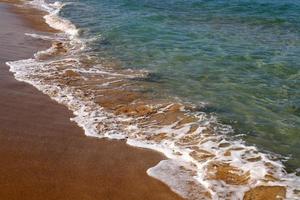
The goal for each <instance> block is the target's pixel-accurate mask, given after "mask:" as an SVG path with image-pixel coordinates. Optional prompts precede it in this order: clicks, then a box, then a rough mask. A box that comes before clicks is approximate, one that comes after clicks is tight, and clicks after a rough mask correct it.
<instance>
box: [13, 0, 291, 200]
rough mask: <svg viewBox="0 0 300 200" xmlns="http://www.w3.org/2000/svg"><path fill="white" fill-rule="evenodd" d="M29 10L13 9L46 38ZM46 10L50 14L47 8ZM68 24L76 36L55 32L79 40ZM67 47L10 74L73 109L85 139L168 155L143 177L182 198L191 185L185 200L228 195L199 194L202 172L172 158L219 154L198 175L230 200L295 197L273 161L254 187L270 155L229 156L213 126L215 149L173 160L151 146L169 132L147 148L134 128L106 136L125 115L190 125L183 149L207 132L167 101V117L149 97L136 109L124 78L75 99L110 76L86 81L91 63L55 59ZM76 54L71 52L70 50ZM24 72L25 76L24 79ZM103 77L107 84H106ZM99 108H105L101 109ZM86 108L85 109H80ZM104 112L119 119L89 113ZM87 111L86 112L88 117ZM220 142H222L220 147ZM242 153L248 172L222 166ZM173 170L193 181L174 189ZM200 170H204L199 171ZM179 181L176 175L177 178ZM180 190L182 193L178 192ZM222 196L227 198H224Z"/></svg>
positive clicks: (50, 51) (57, 48)
mask: <svg viewBox="0 0 300 200" xmlns="http://www.w3.org/2000/svg"><path fill="white" fill-rule="evenodd" d="M61 6H63V5H60V4H59V3H58V4H57V5H53V7H54V9H60V8H61ZM52 9H53V8H52V5H50V7H49V10H50V11H49V15H50V16H49V15H48V16H45V17H46V18H47V17H50V18H52V17H54V20H58V23H64V22H65V21H63V20H64V19H61V18H59V17H58V16H56V14H55V15H52V11H53V10H52ZM20 10H22V11H20ZM24 10H26V9H24ZM24 10H23V9H17V8H16V9H15V11H13V10H12V11H13V12H14V13H15V14H17V15H19V14H20V16H22V19H23V20H24V22H25V23H26V22H28V24H27V23H26V28H28V27H31V28H34V27H35V26H36V27H38V28H37V29H34V30H38V31H41V32H42V35H43V33H45V32H46V33H47V32H48V31H44V30H46V29H49V26H48V25H47V24H46V23H45V22H43V20H42V16H43V15H44V13H43V12H42V11H39V12H40V13H41V15H40V16H39V15H38V14H37V15H31V13H33V12H31V11H24ZM30 10H31V9H30ZM46 10H47V11H48V8H47V9H46ZM54 12H55V11H54ZM23 16H26V17H23ZM36 18H40V20H37V19H36ZM46 18H45V19H46ZM28 19H29V21H28ZM31 19H34V20H31ZM47 19H49V18H47ZM47 19H46V21H47ZM52 20H53V19H52ZM29 22H30V23H29ZM52 22H53V21H52ZM47 23H48V24H49V25H50V26H51V27H53V24H52V23H49V21H47ZM67 25H68V26H69V25H70V26H69V27H67V28H71V29H72V30H71V32H67V31H65V30H63V29H62V27H57V24H55V23H54V27H55V28H58V29H59V30H62V31H65V32H66V33H67V35H70V36H71V38H73V37H72V36H75V37H76V32H77V31H78V30H77V28H76V27H75V26H73V25H72V23H71V22H70V23H68V24H67ZM27 26H28V27H27ZM43 26H44V27H43ZM26 28H25V29H26ZM50 29H51V28H50ZM68 31H70V30H68ZM74 31H75V32H74ZM50 32H51V33H52V30H50ZM58 33H60V32H58ZM73 34H75V35H73ZM38 37H39V36H37V38H38ZM71 38H70V39H71ZM27 39H29V38H26V40H27ZM31 40H32V43H34V42H37V41H35V40H36V38H35V39H31ZM38 41H39V42H41V43H42V44H41V46H43V45H44V43H45V42H44V41H41V40H38ZM67 43H68V42H66V43H65V44H64V43H63V42H60V39H58V40H57V38H56V39H54V41H53V43H52V47H51V48H50V49H48V50H46V51H39V52H38V53H39V55H37V56H38V57H37V59H35V60H32V59H31V60H30V59H26V60H21V62H10V63H8V65H9V66H10V70H11V71H13V72H14V73H15V74H14V75H15V78H16V79H17V80H21V81H25V82H27V83H29V84H31V85H34V86H35V87H36V88H38V90H40V91H42V92H43V93H44V94H48V95H49V96H50V97H51V98H52V99H54V100H55V101H57V102H59V103H61V104H63V105H66V106H67V107H68V108H69V109H70V110H72V111H73V112H74V114H75V116H76V117H75V118H72V120H74V121H76V122H77V124H78V125H79V126H81V127H83V128H84V130H85V134H86V135H88V136H93V137H100V138H103V137H104V138H106V137H108V138H117V139H121V138H124V139H125V138H126V139H127V144H130V145H132V146H135V147H133V148H134V149H137V148H136V147H143V148H146V149H154V150H156V151H159V152H162V153H163V154H165V156H167V157H168V158H171V160H169V162H165V163H164V164H161V163H159V164H158V165H156V166H155V167H153V166H154V165H155V164H152V165H151V167H153V168H151V169H148V168H149V167H150V166H148V168H147V169H148V170H147V169H145V170H144V172H146V171H147V173H148V174H149V175H150V176H152V177H156V178H157V179H159V180H161V181H163V182H164V183H166V184H167V185H168V186H169V187H170V188H172V190H174V191H177V192H178V193H180V194H182V193H181V192H180V188H181V189H182V185H184V184H186V185H188V187H187V188H184V189H183V190H185V192H188V193H190V192H192V193H193V194H191V196H189V195H190V194H187V193H184V194H183V195H184V196H186V197H187V196H188V197H189V199H194V197H195V199H199V198H201V197H200V196H201V195H200V194H202V195H204V196H205V199H210V198H213V199H215V198H216V196H219V195H221V196H222V195H223V194H218V191H219V190H215V188H214V189H212V188H211V187H213V185H211V187H208V186H207V187H206V188H203V186H202V185H199V188H200V189H199V188H197V187H198V185H195V186H193V184H194V183H195V177H196V176H195V172H193V171H194V170H196V171H197V169H195V168H194V166H192V165H191V166H186V167H187V168H185V165H182V166H180V165H177V164H178V163H176V161H175V162H174V163H173V164H175V163H176V165H173V164H172V162H171V161H172V159H174V156H175V157H176V156H181V155H185V154H186V153H188V155H187V156H190V157H191V158H192V159H195V160H196V161H197V162H199V161H200V163H199V164H201V160H203V159H206V158H208V159H210V158H214V156H215V155H220V156H221V157H219V158H221V159H220V160H219V161H218V159H216V162H211V164H209V165H204V166H202V164H201V165H200V166H197V167H198V173H200V174H204V176H203V177H202V176H201V177H199V176H198V177H197V178H202V179H201V180H202V181H205V179H206V180H208V181H209V180H217V181H218V182H219V183H221V185H219V187H227V189H226V192H225V191H224V193H225V194H224V195H226V193H228V195H231V194H230V193H231V192H234V191H236V190H237V188H239V191H240V192H238V193H236V192H235V193H236V195H237V196H238V198H240V199H242V198H243V199H246V200H248V199H255V200H256V199H259V200H260V199H270V200H271V199H275V198H276V199H277V197H278V196H280V197H284V196H285V195H286V194H287V193H288V195H290V194H291V193H290V192H291V191H286V187H285V186H288V185H284V183H279V184H278V182H277V180H281V179H276V176H275V177H273V174H274V175H278V174H276V173H279V175H278V177H281V176H284V174H282V173H284V172H280V171H278V170H280V169H281V164H280V163H275V162H273V161H271V160H269V159H268V158H267V159H266V160H264V161H265V162H270V163H269V164H268V165H266V166H265V167H266V169H267V170H270V172H268V173H266V176H264V177H263V176H262V175H259V176H262V177H261V178H262V179H263V180H262V181H263V182H264V181H265V182H266V186H264V184H259V182H258V184H257V182H253V181H254V180H253V181H252V182H250V179H249V176H250V173H249V171H250V170H251V171H253V172H254V175H256V174H257V173H256V172H255V170H253V169H251V167H250V168H249V166H251V163H253V161H251V159H254V158H255V159H254V163H255V162H257V161H258V162H259V161H260V160H261V158H263V159H265V158H266V157H265V155H263V154H261V153H259V152H258V153H257V154H258V156H257V157H253V156H255V155H251V154H250V155H247V154H248V153H247V149H248V147H246V146H243V144H240V143H239V144H237V146H236V148H234V147H232V149H233V150H231V149H229V152H227V151H226V149H225V150H224V149H223V148H224V147H225V148H227V147H228V145H230V144H228V143H226V140H225V143H224V140H223V139H222V138H218V136H216V137H214V136H215V135H214V132H213V131H212V129H210V127H209V126H208V127H206V129H205V130H204V131H203V133H202V137H204V138H203V139H200V141H201V140H204V141H207V139H209V137H210V136H212V137H213V139H211V141H213V140H214V141H215V144H214V145H213V146H211V147H212V149H210V147H209V148H208V149H206V150H203V149H201V148H203V146H202V147H200V148H199V147H193V148H192V149H193V151H192V152H189V151H190V150H189V147H188V148H187V149H185V150H187V152H185V151H179V152H177V153H176V152H174V150H173V153H174V155H171V154H169V152H168V150H167V152H166V151H164V149H163V148H162V149H160V147H159V146H158V148H157V147H156V146H151V141H155V142H158V143H159V142H161V141H163V140H164V139H166V138H168V137H169V136H168V135H167V133H164V132H159V133H158V132H157V133H158V134H157V135H155V133H156V132H154V134H153V133H152V134H153V135H150V136H149V137H148V136H147V135H146V138H145V139H146V143H143V142H141V143H139V142H140V141H138V140H135V138H134V137H132V138H130V135H131V133H132V130H129V129H128V130H129V131H130V132H128V133H127V132H125V133H127V134H128V136H127V135H122V134H123V133H122V131H120V132H118V131H117V132H118V133H115V132H112V135H109V134H108V135H106V132H107V126H109V123H111V122H113V123H114V122H115V121H114V118H116V117H119V116H118V115H123V116H126V115H127V116H149V115H150V116H152V117H153V118H151V117H150V120H147V121H146V119H145V121H144V120H142V123H149V122H150V123H151V120H154V121H156V120H157V121H158V122H159V123H161V124H163V125H168V124H172V123H175V122H176V121H177V120H179V121H177V123H178V126H177V125H176V126H175V127H174V128H175V130H174V131H175V132H177V131H176V130H177V129H180V128H182V126H183V127H184V126H185V125H186V127H185V130H186V128H189V124H193V125H191V126H190V130H189V131H191V132H189V131H188V132H187V133H186V134H187V136H186V137H185V136H184V137H182V138H180V140H178V141H177V144H179V145H180V144H182V145H183V146H184V145H188V144H189V143H191V142H195V141H190V138H189V134H193V133H196V134H198V131H199V130H202V129H201V127H199V125H198V124H197V120H198V119H197V117H196V118H195V116H192V117H191V116H190V117H186V116H185V114H186V113H185V112H184V110H185V107H183V105H180V104H176V103H174V104H172V103H171V104H170V102H167V103H166V102H164V103H163V104H162V106H165V108H164V107H162V110H164V111H163V112H165V113H160V114H155V113H156V112H158V113H159V112H160V111H159V109H160V108H158V110H156V108H155V107H152V105H153V104H155V102H150V104H149V105H150V106H148V105H147V97H146V95H145V97H141V99H143V100H142V101H141V102H138V103H137V104H135V105H134V104H133V105H132V104H131V102H134V100H138V99H139V98H140V97H139V95H141V93H138V92H131V91H130V89H129V90H128V91H127V90H126V89H125V90H124V91H123V90H120V91H119V92H118V90H119V89H117V88H118V87H115V86H114V85H116V86H118V85H119V84H121V85H122V84H124V82H123V80H121V79H116V82H114V81H113V82H111V83H112V88H109V87H108V89H107V91H100V90H99V91H100V93H99V91H97V90H95V93H93V91H92V92H91V91H88V93H85V92H86V91H84V90H83V91H81V92H83V93H80V92H79V93H78V96H76V94H77V93H76V92H75V91H76V90H72V86H75V87H74V88H76V86H78V84H80V83H81V84H82V85H84V80H88V79H89V78H90V81H91V83H92V84H91V86H90V88H91V89H93V84H95V83H96V84H99V83H103V84H104V85H105V84H106V83H105V78H107V77H106V76H102V77H101V76H99V77H100V79H99V77H97V76H95V77H89V76H87V77H88V78H87V79H84V77H85V76H84V75H85V74H84V73H89V71H88V70H89V66H91V65H90V64H91V63H90V64H87V68H85V69H83V71H80V69H76V67H74V65H75V64H77V62H80V61H79V59H78V60H77V58H75V59H74V58H73V61H72V60H71V59H72V58H71V59H70V60H67V62H66V63H65V62H61V61H66V60H63V59H62V60H61V61H59V59H58V60H56V57H58V58H59V57H60V56H62V57H63V56H65V55H68V48H69V49H70V46H68V44H67ZM31 45H32V44H30V46H31ZM80 45H81V43H80V41H79V46H73V49H74V47H75V48H80ZM47 47H48V46H47ZM42 49H46V48H42ZM71 49H72V47H71ZM38 50H41V49H38ZM35 52H36V51H35ZM75 53H76V51H75ZM31 55H32V54H31ZM76 55H77V54H76ZM40 56H41V57H40ZM77 56H78V55H77ZM28 57H30V56H28ZM28 57H27V56H26V58H28ZM87 57H88V56H87ZM49 58H50V60H51V58H54V60H56V61H58V63H57V66H55V62H54V64H53V66H52V65H51V64H50V65H51V67H50V68H48V66H47V60H48V59H49ZM44 59H45V62H43V61H44ZM11 60H15V59H11ZM18 60H19V59H18ZM24 61H25V63H24ZM84 62H89V60H86V61H84ZM43 63H44V65H43ZM45 63H46V65H45ZM24 64H25V65H26V64H28V66H27V65H26V67H28V68H29V69H27V68H26V70H24V69H23V68H24V67H23V66H22V65H24ZM39 64H41V65H39ZM94 64H95V63H94ZM22 67H23V68H22ZM44 67H45V68H44ZM52 67H53V68H52ZM56 68H57V71H55V70H54V73H52V74H51V73H50V76H48V75H47V73H45V74H43V71H44V70H45V71H47V70H49V69H50V70H51V69H52V72H53V69H56ZM32 69H33V70H34V71H33V74H31V73H30V70H32ZM40 69H43V70H40ZM23 70H24V71H23ZM35 70H37V72H39V71H41V72H42V73H41V74H39V73H35ZM77 70H78V71H77ZM85 70H86V71H85ZM28 72H29V73H28ZM50 72H51V71H50ZM116 72H120V74H118V76H119V75H122V73H124V72H123V71H116ZM22 73H24V74H25V76H24V74H22ZM101 73H102V71H100V72H99V74H101ZM104 73H107V72H106V71H105V70H104ZM108 73H110V72H109V71H108ZM137 73H138V72H137ZM53 74H54V76H52V75H53ZM45 75H46V76H45ZM37 76H38V77H40V78H37V79H35V78H34V77H37ZM43 76H45V79H44V80H43ZM51 76H52V77H51ZM31 77H33V79H31ZM132 77H134V73H133V76H132ZM85 78H86V77H85ZM102 78H103V79H104V80H102ZM108 78H115V77H114V76H112V77H108ZM39 79H40V80H42V82H40V80H39ZM112 80H114V79H112ZM43 81H44V82H43ZM51 81H54V82H51ZM55 81H57V82H55ZM56 83H58V85H56ZM109 84H110V82H108V85H109ZM125 84H126V83H125ZM57 86H58V88H59V89H58V90H57V88H55V87H57ZM61 86H62V87H61ZM69 86H70V87H69ZM83 87H84V86H83ZM78 88H79V89H80V87H79V86H78ZM68 89H71V91H69V90H68ZM74 94H75V95H74ZM93 94H95V96H97V95H99V94H100V95H99V96H97V98H95V99H94V100H95V102H93V103H92V104H84V102H81V99H89V98H90V97H93V96H94V95H93ZM77 97H79V99H76V98H77ZM110 99H116V100H115V101H111V100H110ZM74 100H75V101H74ZM82 103H83V104H82ZM94 103H96V104H94ZM148 103H149V102H148ZM151 103H152V105H151ZM156 103H157V102H156ZM165 103H166V104H167V105H166V104H165ZM90 105H92V106H95V107H94V108H93V107H89V106H90ZM99 105H100V107H99ZM78 106H80V107H78ZM86 106H87V107H86ZM82 107H83V108H84V109H81V108H82ZM102 108H104V109H107V110H108V111H109V112H112V114H116V115H114V116H112V115H109V117H112V121H110V120H103V121H102V120H101V121H100V122H98V119H97V117H98V114H97V115H96V116H95V118H93V112H89V111H93V109H96V110H94V111H95V112H96V113H98V110H100V112H99V113H101V110H102ZM85 109H87V110H88V112H86V111H85ZM153 113H154V114H153ZM86 114H88V115H86ZM101 114H104V116H105V114H106V113H105V111H104V113H101ZM101 114H100V116H102V115H101ZM152 114H153V115H152ZM164 116H165V119H164ZM71 117H73V115H71V116H69V118H71ZM102 117H103V116H102ZM100 118H101V117H100ZM94 120H95V121H94ZM116 121H118V119H117V118H116ZM121 121H122V120H121ZM97 123H98V124H97ZM117 123H118V122H117ZM128 123H129V122H128ZM194 123H195V124H194ZM96 124H97V126H95V125H96ZM130 124H131V123H130ZM120 125H121V126H123V125H125V127H127V126H128V124H127V123H126V121H125V122H124V124H122V123H121V124H120ZM116 130H118V129H116ZM150 130H151V129H150ZM99 131H100V132H99ZM152 131H153V130H152ZM158 131H159V130H158ZM169 131H170V130H169ZM108 132H109V131H108ZM145 133H146V134H147V132H145ZM170 133H172V132H171V131H170ZM140 136H142V137H141V138H143V135H142V134H140ZM205 137H207V138H205ZM171 138H173V137H171ZM91 139H93V138H91ZM147 140H148V141H150V143H147ZM218 140H219V142H220V143H219V142H218ZM105 141H106V140H105ZM222 141H223V143H222ZM113 142H114V141H113ZM121 143H123V144H124V142H121ZM224 145H225V146H224ZM226 145H227V146H226ZM214 146H218V147H219V148H214ZM130 148H131V147H130ZM243 148H244V149H245V155H243V154H241V155H240V156H246V158H247V156H249V159H250V162H248V163H247V164H249V166H247V167H246V169H245V168H244V169H243V170H241V169H239V167H241V168H243V167H244V166H243V165H238V167H235V166H231V165H230V164H227V163H222V161H223V160H222V159H223V158H224V156H225V157H228V156H229V157H231V156H232V154H231V151H236V150H235V149H237V151H240V150H241V149H243ZM251 148H252V147H249V149H248V150H251V151H252V150H255V148H252V149H251ZM214 149H217V152H218V153H216V154H215V155H214V154H213V153H210V152H209V151H210V150H213V151H212V152H214ZM143 150H145V149H143ZM177 150H179V149H177ZM207 150H208V151H207ZM145 151H149V152H152V151H151V150H145ZM175 151H176V149H175ZM154 153H156V152H154ZM223 153H224V156H223ZM225 154H226V155H225ZM251 156H252V157H251ZM163 158H164V156H162V155H161V158H160V159H159V160H162V159H163ZM143 159H144V158H143ZM225 159H226V158H225ZM189 161H192V160H189ZM220 161H221V162H220ZM240 161H242V160H240ZM170 163H171V166H170V168H169V169H171V172H170V171H168V172H167V171H165V174H160V172H161V171H162V170H163V169H164V168H165V167H166V166H167V165H170ZM272 163H273V164H275V165H273V164H272ZM125 164H127V163H125ZM276 165H278V170H277V169H276V168H275V166H276ZM174 166H175V167H176V166H177V167H178V169H176V170H178V171H177V172H178V173H181V172H182V171H185V172H186V171H187V172H188V173H190V174H188V175H187V176H188V177H194V178H192V179H190V178H188V179H186V180H184V181H185V183H182V182H177V184H175V185H174V183H173V185H172V177H168V176H167V177H166V175H168V174H174V173H175V172H176V170H175V171H174V168H173V167H174ZM257 166H259V165H255V164H254V167H257ZM181 167H183V168H181ZM190 167H191V168H190ZM273 167H274V168H273ZM199 169H200V171H199ZM202 169H203V170H202ZM247 170H249V171H247ZM201 171H203V172H201ZM253 172H252V173H253ZM176 174H177V173H176ZM209 174H211V175H209ZM251 175H252V174H251ZM164 176H165V179H164ZM174 176H176V175H174ZM170 181H171V182H170ZM177 181H178V180H177ZM190 181H191V182H190ZM222 181H224V182H225V183H226V184H228V185H226V184H225V185H224V186H222V185H223V183H222ZM248 181H249V182H248ZM199 182H200V183H201V184H202V183H203V182H201V181H199ZM270 182H271V185H269V183H270ZM273 182H274V183H273ZM275 182H276V183H275ZM247 183H248V184H253V185H251V186H250V185H247ZM203 185H205V184H203ZM293 185H294V184H293ZM176 188H179V191H178V190H177V189H176ZM196 188H197V189H196ZM219 189H221V188H219ZM241 190H242V192H241ZM208 191H209V192H208ZM186 194H187V195H186ZM194 194H196V196H194ZM244 194H245V196H243V195H244ZM223 197H224V198H225V196H223ZM143 198H144V197H143ZM228 198H230V197H229V196H228ZM122 199H123V196H122Z"/></svg>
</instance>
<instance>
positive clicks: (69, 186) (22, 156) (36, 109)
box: [0, 3, 181, 200]
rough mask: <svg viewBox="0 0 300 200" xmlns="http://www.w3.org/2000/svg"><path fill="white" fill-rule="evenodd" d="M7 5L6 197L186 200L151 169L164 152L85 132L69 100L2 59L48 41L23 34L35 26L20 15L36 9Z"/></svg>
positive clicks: (2, 38)
mask: <svg viewBox="0 0 300 200" xmlns="http://www.w3.org/2000/svg"><path fill="white" fill-rule="evenodd" d="M9 7H10V6H9V5H7V4H3V3H0V27H1V28H0V47H1V48H0V160H1V165H0V199H1V200H21V199H22V200H27V199H28V200H29V199H30V200H35V199H39V200H40V199H43V200H48V199H56V200H58V199H70V200H77V199H78V200H87V199H101V200H108V199H109V200H112V199H116V200H124V199H128V200H135V199H136V200H147V199H154V200H159V199H161V200H169V199H174V200H175V199H178V200H179V199H181V198H180V197H178V196H177V195H176V194H175V193H173V192H172V191H171V190H170V189H169V188H168V187H167V186H166V185H164V184H163V183H161V182H160V181H158V180H155V179H153V178H151V177H149V176H147V174H146V170H147V169H148V168H149V167H151V166H154V165H155V164H156V163H157V162H158V161H159V160H161V159H163V156H162V155H160V154H158V153H155V152H152V151H148V150H144V149H137V148H132V147H129V146H127V145H126V144H125V143H124V142H120V141H107V140H100V139H95V138H89V137H86V136H84V133H83V131H82V129H80V128H78V127H77V126H76V124H74V123H71V122H70V121H69V118H70V117H71V116H72V114H71V113H70V111H68V110H67V109H66V108H65V107H64V106H62V105H58V104H57V103H56V102H54V101H52V100H50V98H49V97H48V96H46V95H43V94H41V93H40V92H39V91H37V90H36V89H35V88H33V87H32V86H30V85H28V84H25V83H21V82H18V81H16V80H15V79H14V78H13V75H12V74H11V73H9V72H8V67H7V66H6V65H5V64H4V62H5V61H7V60H18V59H21V58H28V57H30V56H31V55H32V54H33V52H34V51H36V50H37V49H38V48H45V44H44V43H42V42H39V41H36V40H33V39H30V38H28V37H26V36H24V32H33V31H34V30H33V29H32V27H33V24H32V23H30V24H31V25H32V26H28V24H27V23H24V18H23V19H21V18H20V15H19V14H26V13H27V17H28V18H27V17H26V19H30V18H31V17H33V16H34V14H33V13H35V12H31V13H32V14H33V15H32V16H28V15H29V14H28V12H24V11H22V10H20V9H17V10H16V9H14V12H11V11H12V10H11V9H10V8H9ZM16 11H17V12H16ZM39 23H42V22H41V21H39V20H37V21H36V22H35V25H36V24H39ZM43 26H44V27H46V26H45V25H41V26H38V27H39V28H38V29H37V30H38V31H43V30H47V28H46V29H43Z"/></svg>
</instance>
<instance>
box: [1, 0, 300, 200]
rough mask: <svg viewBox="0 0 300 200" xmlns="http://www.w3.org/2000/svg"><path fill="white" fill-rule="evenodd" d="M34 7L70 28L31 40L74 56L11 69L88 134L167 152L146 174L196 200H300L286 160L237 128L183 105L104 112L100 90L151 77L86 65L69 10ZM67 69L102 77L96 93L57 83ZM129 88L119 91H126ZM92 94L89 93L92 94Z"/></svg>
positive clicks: (30, 61)
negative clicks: (250, 199)
mask: <svg viewBox="0 0 300 200" xmlns="http://www.w3.org/2000/svg"><path fill="white" fill-rule="evenodd" d="M30 4H31V5H34V6H36V7H39V8H40V9H43V10H45V11H47V12H48V13H49V14H48V15H46V16H48V17H46V16H45V19H46V21H47V20H48V21H47V23H49V25H50V24H51V26H52V27H54V28H57V29H59V30H61V29H63V30H65V32H64V33H65V35H61V34H56V35H51V36H41V35H36V34H27V35H28V36H31V37H35V38H39V39H45V40H50V41H51V40H54V41H61V42H64V44H65V45H66V46H68V47H69V49H68V52H67V53H66V54H65V55H63V56H60V57H54V58H51V59H50V60H39V59H38V57H41V56H43V55H47V54H51V53H53V51H54V49H53V47H51V48H50V49H48V50H45V51H40V52H38V53H36V57H35V58H34V59H25V60H19V61H12V62H7V65H9V66H10V71H12V72H13V73H14V76H15V77H16V79H17V80H20V81H24V82H27V83H29V84H32V85H34V86H35V87H36V88H37V89H39V90H40V91H42V92H44V93H45V94H48V95H49V96H50V97H51V98H52V99H54V100H56V101H57V102H59V103H61V104H64V105H66V106H67V107H68V108H69V109H70V110H72V111H73V113H74V115H75V117H74V118H72V119H71V120H73V121H75V122H76V123H77V124H78V125H79V126H80V127H82V128H83V129H84V131H85V134H86V135H87V136H93V137H98V138H110V139H126V140H127V144H129V145H132V146H136V147H143V148H148V149H153V150H156V151H159V152H162V153H163V154H164V155H165V156H166V157H167V158H168V160H164V161H161V162H160V163H159V164H158V165H156V166H155V167H153V168H150V169H149V170H148V171H147V173H148V174H149V175H150V176H153V177H155V178H158V179H160V180H162V181H163V182H165V183H166V184H167V185H169V186H170V187H171V189H172V190H174V191H175V192H177V193H179V194H181V195H182V196H184V197H186V198H188V199H191V200H196V199H201V198H206V197H207V198H208V197H209V196H210V197H211V198H212V199H225V198H228V197H229V198H230V199H242V198H243V194H244V192H245V191H247V190H249V189H250V188H254V187H256V186H260V185H267V186H274V185H276V186H284V187H286V188H287V198H288V199H298V198H299V195H297V194H295V192H294V190H296V189H298V190H299V185H300V180H299V177H297V176H295V174H288V173H286V172H285V171H284V166H283V164H282V163H281V162H280V161H275V160H273V159H271V158H270V156H269V155H268V154H265V153H262V152H260V151H259V150H258V149H257V148H256V147H254V146H249V145H246V144H245V143H244V142H243V141H241V140H233V139H232V138H229V137H228V136H227V133H229V132H231V131H232V128H231V127H230V126H226V125H223V124H219V123H218V120H217V119H216V117H215V116H209V115H207V114H206V113H204V112H198V111H193V110H190V109H188V108H187V107H186V106H185V105H184V104H180V103H169V104H167V105H158V104H154V105H150V104H149V105H147V106H148V107H151V108H153V109H154V110H155V112H154V114H151V115H150V116H138V117H136V116H134V115H133V116H127V115H117V114H116V113H114V112H110V111H109V110H107V109H105V108H103V107H101V106H100V105H99V104H98V103H96V102H95V101H94V100H95V98H96V97H97V94H96V92H98V91H105V89H106V88H109V87H112V88H111V89H116V88H113V87H114V86H113V85H114V84H116V83H122V82H124V81H127V82H128V80H129V79H131V78H135V77H136V76H143V75H144V74H145V73H144V72H135V71H131V72H129V71H128V70H127V71H126V70H123V71H122V70H119V71H117V70H114V69H107V68H105V67H103V66H102V65H99V64H98V65H97V64H95V65H93V66H91V67H89V68H86V67H84V65H83V64H82V63H81V61H80V56H81V54H80V53H81V51H80V50H82V48H79V50H78V48H77V47H78V45H79V46H81V47H82V46H84V45H83V43H84V42H82V40H81V39H80V37H79V35H78V30H77V28H76V27H75V26H74V25H73V24H72V23H71V22H70V21H68V20H66V19H63V18H61V17H59V11H60V9H62V8H63V6H64V4H62V3H59V2H56V3H54V4H47V3H46V2H45V1H43V0H34V1H32V2H31V3H30ZM59 70H60V71H59ZM67 70H71V71H73V72H74V73H75V72H76V73H78V74H79V76H80V77H82V79H80V81H87V83H88V81H89V78H90V77H93V76H98V77H101V79H99V80H100V81H99V80H98V81H99V83H97V84H96V85H93V87H92V88H95V90H93V89H89V90H85V89H83V88H84V87H85V86H88V85H84V84H83V85H82V87H80V86H78V85H76V84H75V86H72V85H68V84H64V82H61V80H60V79H59V78H62V77H61V74H64V73H65V72H66V71H67ZM58 75H60V76H58ZM76 75H77V74H76ZM57 76H58V79H57V78H56V77H57ZM70 80H72V79H70ZM75 80H76V79H75ZM83 83H85V82H83ZM124 85H125V84H124ZM124 85H121V86H120V88H125V86H124ZM86 92H91V94H90V95H89V96H87V95H86V94H85V93H86ZM94 93H95V94H94ZM103 94H104V95H105V93H103ZM103 94H101V93H100V95H102V96H103ZM98 95H99V94H98ZM177 115H178V116H177ZM151 117H153V118H154V119H151ZM155 117H156V118H155ZM174 117H175V118H176V119H173V118H174ZM169 118H170V119H169ZM168 120H169V121H168ZM164 121H168V123H163V122H164ZM266 177H267V178H266ZM267 179H268V180H267Z"/></svg>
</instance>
